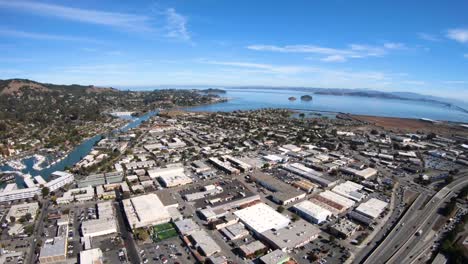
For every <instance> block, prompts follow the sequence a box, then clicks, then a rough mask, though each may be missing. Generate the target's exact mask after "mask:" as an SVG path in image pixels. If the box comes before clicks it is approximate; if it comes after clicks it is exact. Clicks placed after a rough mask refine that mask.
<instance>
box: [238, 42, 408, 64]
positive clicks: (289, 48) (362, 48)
mask: <svg viewBox="0 0 468 264" xmlns="http://www.w3.org/2000/svg"><path fill="white" fill-rule="evenodd" d="M404 48H406V46H405V45H404V44H403V43H394V42H388V43H384V45H382V46H372V45H363V44H350V45H348V47H347V48H346V49H336V48H330V47H322V46H317V45H286V46H276V45H262V44H257V45H250V46H247V49H250V50H256V51H270V52H282V53H310V54H318V55H326V56H325V57H323V58H321V59H320V60H321V61H324V62H344V61H347V60H348V59H358V58H366V57H382V56H384V55H386V54H387V53H388V51H389V50H397V49H404Z"/></svg>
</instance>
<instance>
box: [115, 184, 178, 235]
mask: <svg viewBox="0 0 468 264" xmlns="http://www.w3.org/2000/svg"><path fill="white" fill-rule="evenodd" d="M122 203H123V206H124V210H125V215H126V216H127V220H128V223H129V224H130V227H131V228H132V229H135V228H140V227H147V226H153V225H158V224H163V223H167V222H169V221H170V220H171V216H170V214H169V212H168V210H167V209H166V207H165V206H164V205H163V204H162V202H161V200H159V197H158V196H157V195H156V194H153V193H151V194H146V195H142V196H137V197H133V198H130V199H125V200H123V201H122Z"/></svg>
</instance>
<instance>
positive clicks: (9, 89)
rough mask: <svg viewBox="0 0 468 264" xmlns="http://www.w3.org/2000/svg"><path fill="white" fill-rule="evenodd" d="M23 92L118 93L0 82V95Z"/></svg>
mask: <svg viewBox="0 0 468 264" xmlns="http://www.w3.org/2000/svg"><path fill="white" fill-rule="evenodd" d="M25 92H37V93H50V92H57V93H106V92H115V93H116V92H119V90H117V89H114V88H112V87H96V86H94V85H88V86H84V85H78V84H72V85H59V84H50V83H39V82H35V81H32V80H28V79H9V80H0V95H22V94H23V93H25Z"/></svg>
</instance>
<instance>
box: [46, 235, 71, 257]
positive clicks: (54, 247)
mask: <svg viewBox="0 0 468 264" xmlns="http://www.w3.org/2000/svg"><path fill="white" fill-rule="evenodd" d="M66 244H67V238H66V237H55V238H53V239H52V240H51V241H50V242H49V243H47V242H46V243H45V244H44V245H43V246H42V248H41V254H40V257H41V258H46V257H54V256H64V255H65V254H66V253H67V248H66Z"/></svg>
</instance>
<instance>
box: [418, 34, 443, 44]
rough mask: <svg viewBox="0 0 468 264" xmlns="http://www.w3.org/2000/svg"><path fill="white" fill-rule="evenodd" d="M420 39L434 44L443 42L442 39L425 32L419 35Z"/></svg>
mask: <svg viewBox="0 0 468 264" xmlns="http://www.w3.org/2000/svg"><path fill="white" fill-rule="evenodd" d="M418 37H419V38H420V39H423V40H427V41H432V42H439V41H441V39H440V38H439V37H438V36H436V35H433V34H428V33H424V32H420V33H418Z"/></svg>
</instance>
